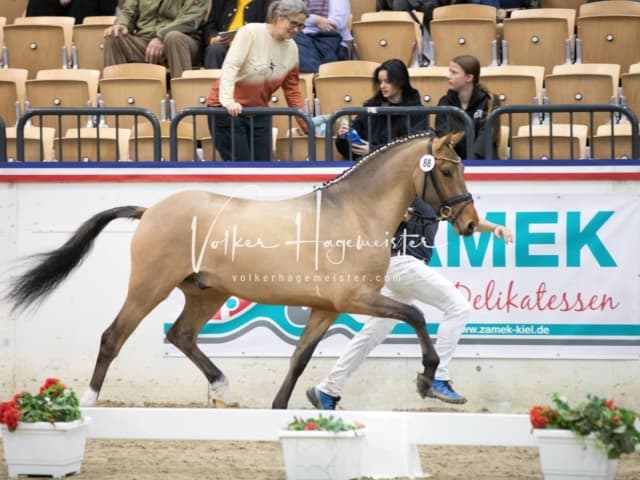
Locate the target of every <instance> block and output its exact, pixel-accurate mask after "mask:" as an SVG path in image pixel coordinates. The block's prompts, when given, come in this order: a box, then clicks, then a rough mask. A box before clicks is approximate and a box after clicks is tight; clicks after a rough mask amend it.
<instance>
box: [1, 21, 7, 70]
mask: <svg viewBox="0 0 640 480" xmlns="http://www.w3.org/2000/svg"><path fill="white" fill-rule="evenodd" d="M6 24H7V19H6V17H0V52H1V51H2V47H3V46H4V30H3V27H4V26H5V25H6ZM1 62H2V59H1V58H0V63H1Z"/></svg>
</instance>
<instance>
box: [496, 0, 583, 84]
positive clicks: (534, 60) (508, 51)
mask: <svg viewBox="0 0 640 480" xmlns="http://www.w3.org/2000/svg"><path fill="white" fill-rule="evenodd" d="M574 26H575V10H573V9H567V8H541V9H535V8H534V9H530V10H515V11H514V12H513V13H512V14H511V17H510V18H507V19H505V20H504V27H503V36H504V40H503V43H502V46H503V48H502V62H503V64H505V63H507V64H509V65H542V66H543V67H545V70H546V73H551V70H552V69H553V67H554V65H559V64H561V63H572V62H573V60H572V59H573V44H574V35H573V31H574Z"/></svg>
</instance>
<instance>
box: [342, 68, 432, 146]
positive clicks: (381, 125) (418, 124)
mask: <svg viewBox="0 0 640 480" xmlns="http://www.w3.org/2000/svg"><path fill="white" fill-rule="evenodd" d="M373 78H374V80H375V81H376V83H377V84H378V89H377V91H376V94H375V95H374V96H373V97H371V98H370V99H369V100H367V101H366V102H365V103H364V106H365V107H419V106H420V93H419V92H418V90H416V89H415V88H413V86H412V85H411V81H410V80H409V71H408V70H407V67H406V65H405V64H404V63H403V62H402V60H398V59H397V58H392V59H390V60H386V61H385V62H384V63H382V64H381V65H380V66H379V67H378V68H376V70H375V71H374V73H373ZM351 128H353V129H354V130H355V131H356V132H357V133H358V135H359V137H360V138H361V139H362V143H355V142H352V144H351V152H349V141H348V139H347V138H346V137H347V132H348V131H349V125H348V124H347V123H343V124H341V125H340V127H339V129H338V132H337V138H336V147H337V149H338V151H339V152H340V153H341V154H342V155H343V156H344V157H345V158H358V157H361V156H363V155H366V154H367V153H369V152H372V151H374V150H376V149H378V148H380V147H382V146H383V145H386V144H387V143H389V142H391V141H393V140H394V139H396V138H399V137H403V136H405V135H408V134H409V133H416V132H419V131H422V130H425V129H426V128H427V117H426V115H424V114H422V115H420V114H412V115H408V116H407V114H401V113H398V114H395V115H389V116H387V115H364V114H361V115H358V116H357V117H356V119H355V121H354V122H353V125H352V126H351ZM350 153H351V155H350Z"/></svg>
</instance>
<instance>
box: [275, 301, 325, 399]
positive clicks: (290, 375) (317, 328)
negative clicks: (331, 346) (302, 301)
mask: <svg viewBox="0 0 640 480" xmlns="http://www.w3.org/2000/svg"><path fill="white" fill-rule="evenodd" d="M337 317H338V314H337V313H336V312H326V311H323V310H316V309H312V310H311V315H310V316H309V320H308V321H307V325H306V327H305V328H304V331H303V332H302V336H301V337H300V341H299V342H298V345H297V346H296V349H295V351H294V352H293V356H292V357H291V361H290V362H289V371H288V372H287V376H286V377H285V379H284V382H283V383H282V386H281V387H280V390H278V393H277V394H276V396H275V398H274V399H273V404H272V407H273V408H287V406H288V405H289V399H290V398H291V392H293V388H294V387H295V386H296V382H297V381H298V378H299V377H300V375H302V372H304V369H305V367H306V366H307V363H309V359H310V358H311V355H313V351H314V350H315V349H316V346H317V345H318V342H320V339H321V338H322V336H323V335H324V333H325V332H326V331H327V330H328V329H329V327H330V326H331V324H332V323H333V322H334V321H335V319H336V318H337Z"/></svg>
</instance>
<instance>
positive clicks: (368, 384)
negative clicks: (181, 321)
mask: <svg viewBox="0 0 640 480" xmlns="http://www.w3.org/2000/svg"><path fill="white" fill-rule="evenodd" d="M0 170H2V172H0V174H1V175H2V180H3V182H1V183H0V210H1V211H2V217H3V218H4V219H5V220H4V221H3V222H1V223H0V225H1V226H0V265H1V266H2V271H3V280H5V281H7V280H9V279H10V277H11V275H12V274H15V272H17V271H19V270H17V269H16V262H17V260H18V259H20V258H22V257H23V256H25V255H28V254H33V253H36V252H40V251H44V250H49V249H51V248H55V247H57V246H59V245H61V244H62V243H63V242H64V241H65V240H66V238H67V237H68V236H69V234H70V233H71V232H72V231H74V230H75V229H76V228H77V227H78V226H79V224H80V223H81V222H82V221H84V220H85V219H86V218H88V217H90V216H91V215H92V214H94V213H96V212H98V211H101V210H104V209H107V208H111V207H114V206H118V205H143V206H148V205H151V204H153V203H155V202H156V201H158V200H160V199H162V198H164V197H166V196H167V195H169V194H171V193H174V192H177V191H181V190H185V189H205V190H210V191H215V192H219V193H225V194H236V195H240V196H251V197H254V196H255V195H256V192H258V193H259V195H262V196H264V197H265V198H278V197H284V196H291V195H296V194H300V193H304V192H308V191H310V190H311V189H312V188H313V186H315V185H317V184H318V183H319V181H320V180H321V179H322V178H324V177H327V178H328V177H330V176H331V175H333V174H335V173H336V172H338V171H339V170H340V169H339V168H336V167H332V168H325V169H316V170H314V173H313V174H309V172H308V171H306V173H301V172H298V170H297V169H290V170H287V171H285V170H281V171H280V172H279V173H278V175H273V172H271V171H269V172H266V173H265V172H263V173H264V175H263V176H262V177H261V176H260V175H261V174H259V173H257V174H252V176H247V175H246V169H244V170H240V169H239V170H237V171H235V170H232V169H226V172H225V174H220V173H217V172H215V171H214V170H213V169H212V170H211V171H209V170H204V169H200V170H198V171H197V172H195V173H194V172H189V171H187V169H184V168H183V169H176V170H175V171H169V170H167V169H162V170H161V171H160V170H159V171H153V170H150V169H146V170H144V172H142V173H141V172H138V171H134V170H133V169H132V170H124V169H120V170H117V172H115V173H114V171H109V172H107V176H106V177H105V176H104V172H103V171H101V170H100V169H82V171H81V172H78V171H72V170H68V171H65V170H61V169H55V170H53V169H52V170H51V171H47V172H46V173H43V171H42V169H40V170H37V171H36V170H33V171H29V170H28V169H21V170H18V169H0ZM522 171H523V170H516V169H513V168H503V167H495V168H481V167H477V168H475V169H474V168H468V169H467V175H468V177H469V180H468V186H469V189H470V190H471V191H472V192H473V193H474V195H477V196H479V197H480V198H482V196H483V195H485V194H492V193H495V192H501V193H505V194H507V193H508V194H541V193H545V194H550V193H554V192H555V193H557V192H561V193H566V194H572V193H575V194H587V195H590V196H593V199H594V200H593V201H597V196H598V195H609V194H625V195H631V196H635V197H637V196H639V195H640V174H639V173H638V171H639V167H638V166H637V165H630V167H629V168H623V169H619V168H613V167H611V168H609V167H607V168H606V169H605V170H602V171H598V170H593V169H590V168H585V169H574V170H571V169H566V170H563V171H560V170H559V171H558V174H557V175H556V176H555V177H553V176H552V175H551V176H550V175H548V174H542V173H540V172H542V170H540V171H536V170H535V169H533V170H529V171H528V174H527V175H523V174H522ZM272 175H273V176H272ZM244 193H246V195H244ZM135 227H136V222H126V221H117V222H113V223H112V224H111V225H110V226H109V227H108V228H107V229H106V230H105V231H104V232H103V234H102V235H101V236H100V237H99V238H98V240H97V242H96V244H95V246H94V249H93V251H92V252H91V254H90V255H89V256H88V257H87V259H86V261H85V262H84V263H83V264H82V265H81V267H79V268H78V269H77V270H76V271H74V273H72V275H71V276H70V277H69V278H68V279H67V280H66V281H65V282H64V283H63V284H62V285H61V286H60V287H59V288H58V289H57V290H56V291H55V292H54V293H53V294H52V295H51V296H50V297H49V298H48V299H47V300H46V301H45V302H43V303H42V305H40V307H39V309H37V310H30V311H27V312H25V313H22V314H18V313H15V312H11V311H10V308H9V305H7V303H1V304H0V398H7V397H8V396H9V395H11V394H12V393H13V392H15V391H16V390H20V389H23V388H33V386H34V385H35V384H38V383H40V382H41V380H42V379H44V378H45V377H49V376H56V377H59V378H61V379H63V381H65V382H66V383H67V384H69V385H71V386H72V387H74V388H75V389H76V390H77V391H79V392H82V391H83V390H84V388H85V386H86V385H87V383H88V380H89V377H90V375H91V373H92V370H93V366H94V362H95V359H96V356H97V350H98V346H99V341H100V335H101V333H102V332H103V330H104V329H105V328H106V327H107V326H108V325H109V323H110V322H111V321H112V320H113V318H114V316H115V314H116V312H117V311H118V309H119V308H120V305H121V303H122V301H123V299H124V295H125V291H126V286H127V278H128V271H129V243H130V239H131V234H132V232H133V230H134V229H135ZM636 244H637V238H629V249H636ZM635 268H636V271H638V273H640V265H637V264H636V265H635ZM636 285H637V283H636ZM637 293H640V291H638V292H637ZM177 313H178V312H177V311H176V306H175V304H172V303H171V302H165V303H163V304H161V305H160V306H158V307H157V308H156V309H155V310H154V311H153V312H152V313H151V314H150V315H149V316H148V317H147V319H146V320H145V321H143V322H142V324H141V325H140V327H139V328H138V329H137V330H136V331H135V332H134V334H133V335H132V337H131V338H130V339H129V341H128V342H127V343H126V344H125V346H124V348H123V350H122V352H121V354H120V355H119V357H118V358H117V359H116V360H115V362H114V363H113V365H112V366H111V369H110V370H109V372H108V374H107V378H106V381H105V384H104V388H103V390H102V393H101V401H104V402H107V404H121V405H128V406H141V405H158V404H163V405H167V404H169V405H204V404H205V403H206V402H207V393H208V390H207V383H206V381H205V379H204V377H203V376H202V374H201V373H200V372H199V371H198V370H197V369H196V368H195V367H194V366H193V365H192V364H191V362H190V361H189V360H187V359H186V358H184V357H179V356H169V355H166V354H165V353H166V352H165V350H164V346H163V338H164V334H163V325H164V323H165V322H167V321H168V319H174V318H175V317H176V315H177ZM635 323H636V324H637V323H638V318H637V317H636V318H635ZM629 348H630V352H631V354H627V355H625V356H624V358H617V359H614V358H598V355H597V353H596V354H595V355H594V358H591V359H576V358H555V359H551V358H490V357H487V356H479V357H477V358H473V356H469V355H467V356H465V357H464V358H455V359H454V360H453V362H452V377H453V379H454V382H455V387H456V388H457V389H458V390H459V391H460V392H461V393H463V394H465V395H466V396H467V397H468V398H469V399H470V401H469V402H468V403H467V404H466V405H464V406H463V407H460V408H459V409H458V410H460V411H469V412H480V411H490V412H525V411H527V410H528V408H529V407H530V406H531V405H532V404H533V403H541V402H545V401H547V399H548V395H549V393H550V392H553V391H561V392H564V393H567V394H568V395H571V396H572V397H575V398H581V396H583V395H584V394H586V393H588V392H592V393H596V394H599V395H604V396H614V397H616V398H618V399H619V400H620V402H621V403H624V404H625V405H628V406H630V407H634V408H636V409H637V408H640V403H639V402H640V400H639V399H640V383H639V382H638V381H637V378H638V374H640V363H639V361H638V360H639V358H640V345H639V341H638V337H635V338H632V339H631V346H630V347H629ZM334 361H335V358H334V357H314V358H313V359H312V360H311V362H310V363H309V365H308V367H307V370H306V371H305V372H304V374H303V375H302V377H301V378H300V381H299V383H298V386H297V388H296V389H295V391H294V394H293V396H292V398H291V404H290V406H291V407H292V408H306V407H307V406H308V405H307V402H306V399H305V397H304V390H305V388H306V387H307V386H309V385H312V384H314V383H315V382H317V381H319V380H320V378H321V377H322V376H323V374H325V373H326V372H327V371H328V369H329V368H330V366H331V365H332V364H333V362H334ZM214 362H215V363H216V364H217V365H219V366H220V367H221V368H222V370H223V371H224V372H225V373H226V375H227V376H228V378H229V380H230V383H231V392H232V397H233V398H232V399H233V400H235V401H238V402H239V403H240V404H241V405H243V406H246V407H250V408H266V407H269V406H270V404H271V400H272V399H273V397H274V395H275V393H276V391H277V389H278V387H279V385H280V382H281V381H282V379H283V377H284V375H285V373H286V370H287V368H288V358H286V357H258V356H237V357H234V356H223V357H220V358H214ZM419 369H420V365H419V361H418V359H417V358H415V357H397V358H392V357H388V356H387V357H380V358H371V359H369V360H368V361H367V362H365V364H364V365H363V367H362V368H361V369H360V370H358V371H357V372H356V374H355V375H354V376H353V378H352V380H351V381H350V382H349V383H348V384H347V387H346V389H345V392H344V396H343V401H342V403H341V404H342V405H343V407H344V408H348V409H360V410H365V409H423V408H442V407H443V404H441V403H438V402H437V401H432V400H422V399H420V398H419V396H418V395H417V394H416V391H415V375H416V372H417V371H418V370H419ZM623 400H624V401H623Z"/></svg>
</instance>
